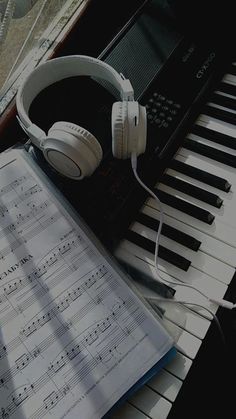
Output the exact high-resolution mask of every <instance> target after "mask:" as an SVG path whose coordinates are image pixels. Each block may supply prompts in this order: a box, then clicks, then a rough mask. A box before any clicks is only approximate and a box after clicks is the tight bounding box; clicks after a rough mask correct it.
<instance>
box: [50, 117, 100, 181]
mask: <svg viewBox="0 0 236 419" xmlns="http://www.w3.org/2000/svg"><path fill="white" fill-rule="evenodd" d="M43 152H44V156H45V158H46V160H47V161H48V162H49V163H50V164H51V165H52V166H53V167H54V168H55V169H56V170H57V171H58V172H60V173H61V174H63V175H65V176H67V177H70V178H72V179H82V178H83V177H85V176H90V175H91V174H92V173H93V172H94V170H95V169H96V168H97V167H98V165H99V164H100V162H101V160H102V154H103V153H102V147H101V145H100V143H99V142H98V141H97V139H96V138H95V137H94V136H93V135H92V134H91V133H90V132H89V131H87V130H86V129H84V128H82V127H80V126H79V125H76V124H73V123H71V122H65V121H60V122H56V123H55V124H53V126H52V127H51V128H50V130H49V131H48V136H47V138H46V140H44V147H43Z"/></svg>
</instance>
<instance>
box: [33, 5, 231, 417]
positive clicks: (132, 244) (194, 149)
mask: <svg viewBox="0 0 236 419" xmlns="http://www.w3.org/2000/svg"><path fill="white" fill-rule="evenodd" d="M164 3H165V2H163V4H164ZM99 58H101V59H103V60H104V61H106V62H107V63H109V64H110V65H112V66H113V67H114V68H115V69H116V70H117V71H119V72H121V73H123V74H124V75H125V77H127V78H130V80H131V81H132V85H133V87H134V92H135V94H136V98H135V99H136V100H139V101H140V103H141V104H143V105H145V106H146V109H147V119H148V128H147V129H148V131H147V133H148V139H147V150H146V152H145V154H144V155H143V156H140V157H139V159H138V173H139V176H140V178H141V179H142V180H143V182H145V183H146V185H148V186H149V187H152V188H153V190H154V191H155V192H156V194H157V196H158V197H159V198H160V200H161V202H162V205H163V209H164V225H163V228H162V234H161V240H160V248H159V263H158V268H159V273H160V275H161V277H162V278H164V279H165V280H167V281H168V280H169V281H171V282H179V283H180V284H181V283H187V284H191V285H193V286H195V287H197V288H198V289H199V290H201V291H202V292H204V293H209V294H210V295H211V296H214V297H215V298H216V299H222V298H225V299H228V300H230V301H233V302H235V300H236V298H235V295H236V294H235V286H236V285H235V282H236V281H235V280H234V275H235V255H236V217H235V208H236V196H235V193H234V188H235V186H236V172H235V167H236V129H235V124H236V57H235V58H234V56H233V53H232V51H230V53H229V52H228V50H227V48H222V45H219V44H218V43H216V44H214V42H213V41H212V38H211V40H210V42H207V40H205V39H202V38H201V39H200V40H199V39H198V38H197V37H195V36H193V38H191V37H186V36H185V34H184V33H182V32H181V29H180V28H179V27H178V26H177V25H176V22H175V20H174V19H173V16H172V15H171V14H170V13H169V11H168V9H166V8H165V7H162V2H160V1H155V0H153V1H149V2H145V4H144V6H143V7H141V8H140V9H139V10H138V12H137V13H136V14H135V16H134V17H133V18H132V19H131V20H130V21H129V22H128V23H127V24H126V25H125V26H124V27H123V28H122V30H121V31H120V32H119V33H118V34H117V36H116V37H115V38H114V39H113V40H112V42H111V43H110V44H109V45H108V46H107V48H106V49H105V50H104V51H103V52H102V53H101V54H100V56H99ZM60 83H61V82H60ZM62 89H65V92H66V94H67V97H70V95H73V93H74V91H79V92H80V93H82V92H86V95H85V99H84V100H83V103H82V104H81V103H78V106H76V107H73V108H72V109H71V107H68V102H66V103H65V107H64V108H63V109H61V102H60V101H59V102H58V106H57V101H55V96H56V95H57V91H60V94H61V92H62ZM45 94H46V95H47V100H48V107H50V109H51V113H50V115H46V114H45V113H43V112H41V113H39V112H38V111H37V110H38V109H39V108H40V104H41V103H45ZM114 94H115V92H111V95H110V94H109V93H107V90H106V89H104V88H103V86H98V85H97V83H94V82H93V80H90V79H89V80H87V79H85V80H83V81H81V78H80V80H75V79H74V78H73V80H67V81H66V82H63V83H61V86H60V89H58V84H55V89H54V87H50V88H49V89H48V91H47V92H45V93H42V95H39V96H40V97H39V98H38V99H37V103H35V104H33V105H32V109H31V119H33V120H35V121H36V123H37V124H39V125H40V126H42V127H43V128H44V129H45V130H47V128H48V127H49V126H50V125H51V124H52V121H53V120H56V116H57V120H60V119H62V118H61V116H60V115H63V118H64V119H65V120H72V121H73V122H75V123H78V122H80V124H81V125H82V126H85V127H86V128H87V127H88V129H90V130H91V123H92V126H93V129H94V131H95V136H96V137H97V138H99V139H101V140H102V147H103V151H104V155H105V158H104V161H103V162H102V164H101V166H100V167H99V168H98V169H97V170H96V172H95V173H94V175H93V176H91V178H89V179H85V180H84V181H82V182H79V184H78V182H73V181H71V180H67V179H64V178H62V177H60V176H59V175H57V174H56V173H54V172H53V171H52V169H51V168H49V167H47V165H45V164H44V162H43V160H42V156H41V155H40V152H38V151H37V150H34V151H33V153H34V157H35V158H37V159H38V162H39V164H41V165H42V167H43V169H44V170H45V171H46V173H47V174H48V175H49V176H50V178H51V179H52V180H53V181H54V182H55V184H56V185H57V187H58V188H59V189H60V190H61V191H62V192H63V193H64V194H65V196H66V197H67V198H68V199H69V201H70V202H71V203H72V204H73V205H74V207H75V208H76V209H77V210H78V212H79V213H80V214H81V216H82V217H83V218H84V219H85V221H86V222H87V223H88V224H89V225H90V227H91V228H92V229H93V231H94V232H95V233H96V235H97V236H98V237H99V239H100V240H101V241H102V242H103V244H104V245H105V246H106V247H107V248H108V249H109V250H110V251H112V252H113V254H114V256H115V257H116V258H117V259H118V260H119V262H120V263H121V264H122V265H123V266H124V268H125V269H126V270H127V272H128V273H129V274H130V275H131V277H133V278H134V280H138V281H139V282H137V284H138V287H139V289H140V291H141V292H142V293H143V294H144V295H148V296H153V295H155V293H154V292H153V287H150V286H147V284H148V283H152V284H153V283H154V282H155V281H156V280H157V274H156V272H155V268H154V250H155V239H156V232H157V229H158V225H159V220H160V209H159V207H158V205H157V203H156V201H155V200H154V199H153V198H152V197H150V196H148V194H147V192H146V191H144V190H143V189H142V188H141V187H140V185H139V184H137V181H136V180H135V179H134V176H133V173H132V169H131V164H130V162H129V161H120V160H116V159H114V158H112V153H111V133H110V115H111V105H112V103H113V101H114ZM62 96H63V95H62ZM50 97H52V102H50ZM63 97H64V96H63ZM55 102H56V105H55ZM50 103H51V104H53V106H51V105H50ZM66 112H67V113H68V116H67V115H65V113H66ZM78 114H79V118H78ZM69 118H70V119H69ZM101 121H102V122H101ZM149 285H150V284H149ZM170 286H171V288H172V289H173V290H174V292H175V298H176V299H179V300H185V301H187V302H189V301H194V302H195V304H196V305H195V306H193V305H192V306H188V307H186V306H185V305H183V304H179V305H176V306H175V308H174V307H173V304H172V303H169V302H165V301H159V302H158V304H157V306H158V307H159V309H160V311H161V313H162V320H163V322H164V324H165V326H166V327H167V329H169V330H170V333H173V335H174V336H175V338H176V347H177V350H178V353H177V356H176V357H175V359H173V360H172V361H171V362H170V363H169V364H168V365H167V366H166V367H165V368H164V369H163V370H162V371H161V373H159V374H158V375H157V376H156V377H154V378H152V379H151V380H150V381H149V382H148V383H147V384H146V385H145V386H144V387H142V388H141V389H140V390H138V392H136V393H135V394H134V395H133V396H132V397H130V398H129V400H128V401H127V402H126V403H125V404H124V405H123V406H122V407H120V409H118V410H117V411H116V412H114V414H113V416H112V419H115V418H122V419H126V418H127V419H130V418H135V419H145V418H152V419H156V418H158V419H166V418H168V419H170V418H176V417H181V418H187V417H199V415H200V414H202V415H203V416H204V414H205V417H206V414H208V416H209V415H210V414H212V416H209V417H218V415H219V417H220V413H222V412H223V413H225V414H226V412H227V409H228V408H229V406H232V404H230V403H229V404H228V401H227V400H228V397H229V398H230V386H229V385H228V382H229V376H230V371H231V374H232V377H233V371H234V368H233V366H232V365H231V362H232V363H234V360H233V358H232V354H233V349H232V348H235V343H234V342H232V336H233V332H232V331H233V330H235V326H234V321H233V320H232V317H230V316H231V315H230V314H229V313H225V311H224V309H220V310H218V307H217V305H215V304H213V303H209V302H207V300H206V299H204V298H203V297H201V296H199V295H197V293H196V292H194V291H192V290H191V291H190V290H189V289H185V288H184V287H181V286H177V285H173V284H172V285H171V284H170ZM198 304H199V305H198ZM202 306H205V307H206V310H205V309H204V308H203V307H202ZM208 310H209V311H208ZM212 313H213V314H212ZM216 313H217V315H218V316H219V318H220V319H221V321H222V324H223V326H224V328H223V330H224V332H225V334H226V340H227V343H226V348H227V350H228V351H229V353H230V355H231V356H229V355H228V354H227V353H225V351H226V349H225V345H224V343H223V340H222V336H221V331H220V329H219V328H217V324H216V321H215V320H216V319H215V317H214V316H215V314H216ZM231 351H232V353H231ZM217 379H219V381H218V383H216V381H217ZM224 380H225V381H224ZM232 401H233V399H232ZM231 403H232V402H231ZM189 404H190V411H189V410H188V407H187V406H189ZM195 414H196V416H195ZM178 415H179V416H178Z"/></svg>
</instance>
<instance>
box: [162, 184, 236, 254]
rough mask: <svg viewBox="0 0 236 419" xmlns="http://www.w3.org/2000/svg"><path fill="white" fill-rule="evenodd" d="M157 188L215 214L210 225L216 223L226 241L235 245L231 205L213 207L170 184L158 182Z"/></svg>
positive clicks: (235, 218) (235, 226)
mask: <svg viewBox="0 0 236 419" xmlns="http://www.w3.org/2000/svg"><path fill="white" fill-rule="evenodd" d="M158 189H159V190H162V191H164V192H166V193H168V194H170V195H171V196H174V197H176V198H180V199H183V200H184V201H186V202H189V203H190V204H193V205H196V206H198V207H200V208H202V209H204V210H206V211H209V212H210V213H211V214H213V215H214V216H215V220H214V221H213V223H212V224H211V226H210V227H215V226H216V225H217V226H218V228H219V229H220V230H223V231H224V237H225V238H227V241H228V243H229V244H231V245H232V246H234V247H236V217H235V212H234V211H235V209H234V208H233V207H232V206H227V205H222V206H221V208H215V207H213V206H212V205H209V204H207V203H206V202H203V201H201V200H199V199H197V198H193V197H192V196H189V195H187V194H185V193H184V192H180V191H177V190H176V189H174V188H171V187H170V186H166V185H164V184H162V183H159V184H158ZM157 194H158V192H157ZM192 218H193V217H192ZM208 226H209V225H208ZM212 230H213V228H212ZM218 238H220V237H218Z"/></svg>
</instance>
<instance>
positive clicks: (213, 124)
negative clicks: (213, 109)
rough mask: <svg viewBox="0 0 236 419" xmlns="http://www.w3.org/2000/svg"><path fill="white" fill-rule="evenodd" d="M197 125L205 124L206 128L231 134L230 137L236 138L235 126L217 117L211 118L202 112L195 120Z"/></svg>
mask: <svg viewBox="0 0 236 419" xmlns="http://www.w3.org/2000/svg"><path fill="white" fill-rule="evenodd" d="M195 124H197V125H203V126H204V127H206V128H209V129H212V130H213V131H217V132H220V133H222V134H226V135H229V136H230V137H234V138H236V132H235V127H234V126H233V125H231V124H228V123H227V122H222V121H219V120H218V119H215V118H210V117H209V116H207V115H203V114H201V115H200V116H199V117H198V119H197V120H196V121H195Z"/></svg>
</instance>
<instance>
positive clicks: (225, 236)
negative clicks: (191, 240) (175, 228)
mask: <svg viewBox="0 0 236 419" xmlns="http://www.w3.org/2000/svg"><path fill="white" fill-rule="evenodd" d="M146 205H148V206H150V207H152V208H156V209H159V208H158V204H157V202H156V200H154V198H149V199H148V200H147V202H146ZM162 208H163V211H164V213H165V214H168V215H169V216H171V217H173V218H176V219H177V220H179V221H182V222H183V223H185V224H188V225H190V226H192V227H195V228H196V229H198V230H200V231H202V232H204V233H207V234H209V235H210V236H212V237H215V238H216V239H218V240H221V241H223V242H225V243H227V244H228V245H230V246H233V247H236V235H235V229H234V228H231V227H230V226H229V225H227V224H225V223H223V222H220V221H219V219H218V218H217V219H216V220H214V221H213V223H212V224H211V225H209V224H206V223H204V222H203V221H200V220H198V219H196V218H194V217H192V216H190V215H188V214H185V213H183V212H182V211H179V210H177V209H176V208H173V207H171V206H169V205H166V204H164V203H162Z"/></svg>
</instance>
